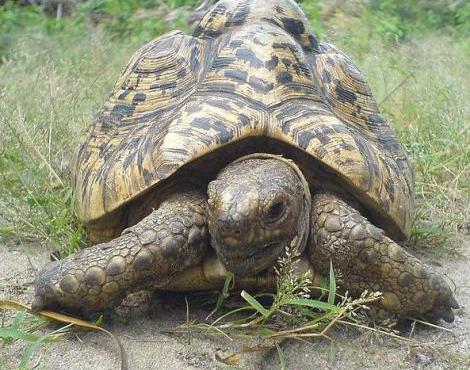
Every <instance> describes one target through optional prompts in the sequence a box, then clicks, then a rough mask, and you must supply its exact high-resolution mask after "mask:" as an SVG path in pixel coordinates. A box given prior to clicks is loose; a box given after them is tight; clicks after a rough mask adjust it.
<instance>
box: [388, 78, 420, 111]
mask: <svg viewBox="0 0 470 370" xmlns="http://www.w3.org/2000/svg"><path fill="white" fill-rule="evenodd" d="M414 76H415V75H414V73H413V72H411V73H410V74H409V75H407V76H406V77H405V78H404V79H403V80H402V81H401V82H400V83H399V84H398V85H396V86H395V87H394V88H393V89H392V91H390V92H389V93H388V94H387V95H386V96H385V98H383V99H382V100H381V101H380V103H379V107H380V106H381V105H382V104H383V103H384V102H385V101H386V100H388V99H389V98H390V97H391V96H392V95H393V94H395V92H396V91H397V90H398V89H399V88H400V87H402V86H403V85H404V84H405V83H406V82H407V81H408V80H409V79H410V78H411V77H414Z"/></svg>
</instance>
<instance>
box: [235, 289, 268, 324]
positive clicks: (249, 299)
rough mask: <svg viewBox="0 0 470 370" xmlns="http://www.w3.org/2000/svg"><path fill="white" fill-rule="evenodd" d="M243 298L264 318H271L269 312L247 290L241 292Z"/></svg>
mask: <svg viewBox="0 0 470 370" xmlns="http://www.w3.org/2000/svg"><path fill="white" fill-rule="evenodd" d="M241 296H242V298H243V299H244V300H245V301H247V302H248V303H249V304H250V306H251V307H253V308H254V309H255V310H256V311H258V312H259V313H260V314H261V315H262V316H263V317H264V318H268V317H269V310H267V309H266V308H264V307H263V306H262V305H261V303H259V302H258V301H257V300H256V299H255V298H254V297H253V296H251V295H250V294H249V293H248V292H247V291H246V290H243V291H242V292H241Z"/></svg>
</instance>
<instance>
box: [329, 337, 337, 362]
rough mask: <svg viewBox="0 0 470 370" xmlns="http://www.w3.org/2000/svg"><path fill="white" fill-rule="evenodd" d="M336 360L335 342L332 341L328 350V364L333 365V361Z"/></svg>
mask: <svg viewBox="0 0 470 370" xmlns="http://www.w3.org/2000/svg"><path fill="white" fill-rule="evenodd" d="M335 358H336V342H335V341H334V340H332V341H331V342H330V350H329V351H328V361H329V362H330V364H333V361H334V360H335Z"/></svg>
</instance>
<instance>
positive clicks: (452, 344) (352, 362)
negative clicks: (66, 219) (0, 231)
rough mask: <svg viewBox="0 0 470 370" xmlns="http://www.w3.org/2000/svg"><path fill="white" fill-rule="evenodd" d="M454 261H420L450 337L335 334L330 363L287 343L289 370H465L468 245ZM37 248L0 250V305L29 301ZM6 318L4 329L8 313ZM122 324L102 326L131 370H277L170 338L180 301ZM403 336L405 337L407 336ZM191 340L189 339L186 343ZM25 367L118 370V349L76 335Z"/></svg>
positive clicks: (150, 305) (308, 348) (11, 354)
mask: <svg viewBox="0 0 470 370" xmlns="http://www.w3.org/2000/svg"><path fill="white" fill-rule="evenodd" d="M458 251H459V254H458V255H457V256H455V257H450V256H445V257H443V256H438V255H431V256H430V255H427V256H421V257H422V258H424V259H425V260H427V262H428V263H430V264H432V265H434V266H435V267H436V269H438V270H440V271H441V272H443V273H447V274H448V276H449V277H450V279H451V280H453V281H454V282H455V283H456V285H457V291H456V296H457V299H458V301H459V303H460V304H461V308H460V309H459V310H457V312H456V318H455V321H454V322H453V323H452V324H446V323H443V322H442V323H441V324H442V325H443V326H445V327H446V328H449V329H452V333H449V332H445V331H442V330H438V329H434V328H429V327H423V326H421V325H419V324H418V325H416V327H415V329H414V331H413V333H412V338H413V339H416V340H419V341H420V342H421V343H422V344H420V345H415V344H408V343H406V342H403V341H400V342H397V341H396V340H393V339H391V338H388V337H383V336H377V335H373V334H371V333H370V332H364V331H357V330H350V329H348V330H346V329H342V328H338V329H336V330H335V331H334V332H333V333H332V334H333V336H334V338H335V342H336V356H335V359H334V361H333V362H330V361H329V360H328V352H329V351H330V344H329V343H328V342H327V341H324V340H318V341H315V342H313V343H303V342H285V343H284V344H283V345H282V348H283V351H284V354H285V358H286V362H287V365H288V368H289V369H424V368H426V369H469V368H470V333H469V330H470V273H469V267H470V264H469V260H470V240H469V238H466V242H464V243H462V244H461V246H460V247H459V248H458ZM48 258H49V251H47V250H46V249H45V248H42V247H36V248H34V247H33V246H30V247H24V246H23V247H18V246H5V245H3V246H0V299H4V298H8V299H15V300H19V301H22V302H30V300H31V298H32V282H33V280H34V276H35V274H36V272H37V270H38V269H39V268H40V267H41V266H42V265H43V264H44V263H46V262H47V261H48ZM208 312H209V310H208V309H207V310H206V309H201V308H199V309H197V308H191V309H190V316H191V319H198V320H203V318H204V317H205V316H206V315H207V314H208ZM4 317H5V318H6V321H7V322H8V321H9V320H10V319H11V314H10V313H5V314H4ZM122 317H125V319H121V320H114V321H113V322H111V323H108V324H107V325H106V327H107V328H108V329H110V330H111V331H113V333H115V334H116V335H118V337H119V338H120V339H121V341H122V343H123V345H124V347H125V349H126V352H127V354H128V358H129V368H130V369H228V368H235V369H237V368H240V369H279V368H280V364H279V359H278V356H277V353H276V351H268V350H267V351H264V352H256V353H243V354H241V355H240V361H239V362H238V363H235V364H233V365H232V366H228V365H226V364H224V363H222V362H220V361H218V360H217V359H216V357H217V356H216V354H218V355H220V357H226V356H228V355H230V354H233V353H235V352H237V351H239V350H240V349H241V348H240V347H239V346H240V345H239V344H236V343H234V342H230V341H229V340H228V339H224V338H211V337H207V336H203V335H191V336H187V335H181V336H176V335H174V334H169V333H168V332H167V331H168V330H169V329H172V328H174V327H175V326H176V325H178V324H181V323H183V322H185V321H186V305H185V303H184V298H182V297H180V296H177V297H170V296H168V295H159V296H156V297H154V298H153V299H147V301H146V303H145V304H142V306H141V307H140V308H139V309H137V308H136V309H126V313H125V314H124V316H122ZM408 334H409V331H408ZM188 338H189V339H188ZM0 348H1V349H0V369H15V368H17V367H18V365H19V362H20V360H21V356H22V353H23V351H24V349H25V344H24V343H22V342H15V343H13V344H9V345H6V346H4V347H3V348H2V347H0ZM31 365H32V366H34V365H36V367H35V369H71V370H73V369H77V370H78V369H81V370H85V369H90V370H91V369H93V370H95V369H96V370H105V369H118V368H119V359H118V356H117V349H116V347H115V346H114V344H113V343H112V342H111V341H110V340H109V339H108V337H106V336H105V335H103V334H101V333H97V332H86V331H83V330H74V331H73V332H72V333H71V334H68V335H67V336H66V337H65V338H64V339H63V340H61V341H59V342H57V343H53V344H48V345H45V346H42V347H41V348H40V349H39V350H38V351H37V353H36V354H35V356H34V358H33V360H32V361H31Z"/></svg>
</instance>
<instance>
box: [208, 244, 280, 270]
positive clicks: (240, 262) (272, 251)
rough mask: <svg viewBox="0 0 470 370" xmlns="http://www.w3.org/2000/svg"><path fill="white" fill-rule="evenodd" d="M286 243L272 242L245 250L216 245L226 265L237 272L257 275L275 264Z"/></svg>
mask: <svg viewBox="0 0 470 370" xmlns="http://www.w3.org/2000/svg"><path fill="white" fill-rule="evenodd" d="M285 245H286V243H284V242H270V243H266V244H262V245H261V246H260V245H259V244H258V245H256V246H251V247H246V248H243V250H240V249H234V248H233V247H228V246H224V245H222V246H219V247H218V248H217V247H216V251H217V254H218V256H219V258H220V259H221V261H222V262H223V264H224V265H225V267H226V268H227V269H228V270H229V271H232V272H233V273H235V274H239V275H243V276H247V275H255V274H257V273H258V272H261V271H263V270H265V269H267V268H269V267H271V266H273V265H274V263H275V262H276V259H277V258H278V257H279V255H280V254H281V253H282V251H283V250H284V247H285Z"/></svg>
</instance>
